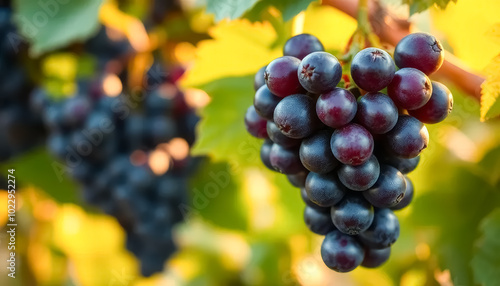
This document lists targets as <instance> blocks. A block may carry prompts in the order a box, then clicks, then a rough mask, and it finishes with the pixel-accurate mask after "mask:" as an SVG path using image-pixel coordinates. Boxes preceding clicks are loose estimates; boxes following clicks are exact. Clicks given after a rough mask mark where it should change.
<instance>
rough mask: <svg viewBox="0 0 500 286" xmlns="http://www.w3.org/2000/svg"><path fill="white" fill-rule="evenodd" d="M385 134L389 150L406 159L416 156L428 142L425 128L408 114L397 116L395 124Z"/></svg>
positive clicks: (427, 133)
mask: <svg viewBox="0 0 500 286" xmlns="http://www.w3.org/2000/svg"><path fill="white" fill-rule="evenodd" d="M385 136H386V137H385V139H386V145H387V147H388V149H389V151H390V152H392V153H393V154H395V155H396V156H399V157H402V158H407V159H409V158H414V157H417V156H418V155H419V154H420V153H421V152H422V151H423V150H424V149H425V148H427V145H428V144H429V132H428V131H427V128H426V127H425V126H424V124H423V123H422V122H420V121H418V119H416V118H415V117H412V116H409V115H401V116H399V119H398V123H396V126H394V128H393V129H392V130H391V131H389V132H388V133H387V134H386V135H385Z"/></svg>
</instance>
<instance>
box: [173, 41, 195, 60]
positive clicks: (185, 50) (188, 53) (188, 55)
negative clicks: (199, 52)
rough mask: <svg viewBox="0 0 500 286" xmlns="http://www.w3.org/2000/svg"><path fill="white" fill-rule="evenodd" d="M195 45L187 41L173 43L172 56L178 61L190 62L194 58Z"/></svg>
mask: <svg viewBox="0 0 500 286" xmlns="http://www.w3.org/2000/svg"><path fill="white" fill-rule="evenodd" d="M195 51H196V47H195V46H193V44H191V43H188V42H180V43H178V44H177V45H175V48H174V57H175V59H176V60H177V61H179V62H180V63H183V64H186V63H189V62H192V61H193V60H194V58H195V56H194V55H195Z"/></svg>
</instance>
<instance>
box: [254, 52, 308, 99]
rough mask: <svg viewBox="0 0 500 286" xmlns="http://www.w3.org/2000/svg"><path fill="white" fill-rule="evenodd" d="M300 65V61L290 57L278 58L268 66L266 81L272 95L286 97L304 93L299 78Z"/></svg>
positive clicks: (265, 75)
mask: <svg viewBox="0 0 500 286" xmlns="http://www.w3.org/2000/svg"><path fill="white" fill-rule="evenodd" d="M299 65H300V60H299V59H297V58H295V57H290V56H285V57H281V58H277V59H275V60H273V61H272V62H271V63H269V65H267V67H266V71H265V73H264V79H265V81H266V84H267V87H268V88H269V90H270V91H271V93H272V94H275V95H277V96H279V97H285V96H289V95H291V94H297V93H302V92H303V91H304V89H303V88H302V86H301V85H300V82H299V77H298V76H297V69H298V68H299Z"/></svg>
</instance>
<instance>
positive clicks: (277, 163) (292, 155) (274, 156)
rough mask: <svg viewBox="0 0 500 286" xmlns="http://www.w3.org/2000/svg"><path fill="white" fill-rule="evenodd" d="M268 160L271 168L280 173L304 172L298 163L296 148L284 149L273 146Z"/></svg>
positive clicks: (279, 146) (297, 150)
mask: <svg viewBox="0 0 500 286" xmlns="http://www.w3.org/2000/svg"><path fill="white" fill-rule="evenodd" d="M269 158H270V161H271V165H272V166H273V168H274V169H275V170H276V171H278V172H280V173H284V174H297V173H299V172H302V171H304V170H305V169H304V166H302V164H301V163H300V159H299V149H298V148H293V147H292V148H285V147H283V146H281V145H278V144H273V146H272V147H271V153H270V154H269Z"/></svg>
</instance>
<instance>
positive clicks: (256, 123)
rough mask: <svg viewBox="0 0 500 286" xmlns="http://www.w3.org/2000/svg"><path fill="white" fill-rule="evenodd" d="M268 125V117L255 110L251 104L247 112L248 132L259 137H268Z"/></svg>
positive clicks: (246, 124) (246, 125)
mask: <svg viewBox="0 0 500 286" xmlns="http://www.w3.org/2000/svg"><path fill="white" fill-rule="evenodd" d="M266 125H267V121H266V119H264V118H262V117H261V116H260V115H259V114H258V113H257V112H256V111H255V108H254V107H253V105H252V106H250V107H249V108H248V109H247V113H246V114H245V127H246V129H247V131H248V133H250V134H251V135H252V136H254V137H257V138H268V136H267V127H266Z"/></svg>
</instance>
